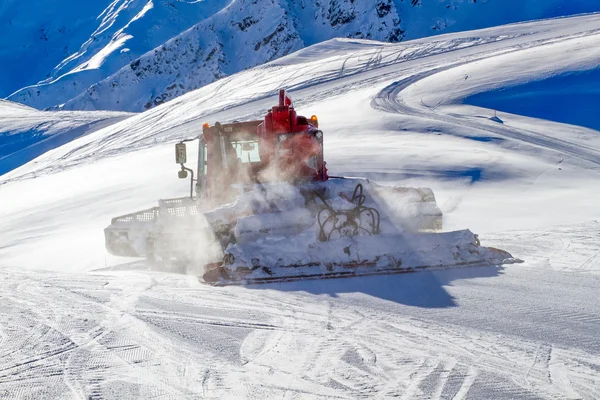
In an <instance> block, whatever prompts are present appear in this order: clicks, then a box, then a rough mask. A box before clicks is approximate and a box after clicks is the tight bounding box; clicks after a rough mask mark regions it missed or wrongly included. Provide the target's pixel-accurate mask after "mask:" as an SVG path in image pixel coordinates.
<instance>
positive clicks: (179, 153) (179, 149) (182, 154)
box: [175, 143, 187, 178]
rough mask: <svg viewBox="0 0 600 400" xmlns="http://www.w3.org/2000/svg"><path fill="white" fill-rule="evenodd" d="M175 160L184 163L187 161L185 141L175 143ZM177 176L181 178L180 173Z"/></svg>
mask: <svg viewBox="0 0 600 400" xmlns="http://www.w3.org/2000/svg"><path fill="white" fill-rule="evenodd" d="M175 162H176V163H177V164H185V163H186V162H187V151H186V148H185V143H177V144H176V145H175ZM183 172H185V171H183ZM186 176H187V173H186ZM179 177H180V178H181V174H180V175H179ZM184 178H185V177H184Z"/></svg>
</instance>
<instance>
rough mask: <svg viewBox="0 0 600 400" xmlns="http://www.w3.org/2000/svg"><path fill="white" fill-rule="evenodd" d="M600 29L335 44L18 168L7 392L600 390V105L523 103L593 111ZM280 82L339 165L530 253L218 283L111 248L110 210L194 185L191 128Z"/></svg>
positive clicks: (261, 99) (8, 229) (7, 205)
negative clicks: (427, 198)
mask: <svg viewBox="0 0 600 400" xmlns="http://www.w3.org/2000/svg"><path fill="white" fill-rule="evenodd" d="M357 1H358V0H357ZM479 3H480V1H478V2H477V4H479ZM599 26H600V14H593V15H587V16H580V17H576V18H565V19H553V20H543V21H535V22H529V23H519V24H514V25H509V26H502V27H497V28H490V29H485V30H480V31H475V32H464V33H455V34H450V35H443V36H438V37H435V38H427V39H419V40H416V41H404V42H401V43H393V44H391V43H381V42H374V41H369V40H358V39H356V40H355V39H334V40H330V41H326V42H321V43H319V44H316V45H314V46H310V47H307V48H304V49H302V50H300V51H298V52H295V53H292V54H289V55H287V56H285V57H282V58H281V59H278V60H275V61H274V62H271V63H268V64H266V65H260V66H257V67H255V68H252V69H249V70H245V71H242V72H240V73H237V74H233V75H230V76H227V77H225V78H223V79H222V80H220V81H218V82H214V83H211V84H209V85H206V86H204V87H202V88H200V89H198V90H195V91H192V92H189V93H187V94H185V95H183V96H180V97H178V98H176V99H174V100H172V101H170V102H168V103H165V104H161V105H159V106H157V107H154V108H152V109H150V110H148V111H146V112H144V113H141V114H137V115H134V116H132V117H130V118H127V119H125V120H122V121H120V122H117V123H115V124H113V125H110V126H108V127H105V128H103V129H99V130H96V131H95V132H93V133H90V134H89V135H86V136H84V137H80V138H77V139H75V140H73V141H71V142H69V143H67V144H65V145H63V146H60V147H59V148H57V149H55V150H54V151H52V152H47V153H45V154H44V155H42V156H40V157H37V158H36V159H35V160H32V161H31V162H29V163H27V164H26V165H24V166H22V167H20V168H17V169H15V170H13V171H11V172H9V173H7V174H5V175H3V176H2V177H0V204H1V205H2V207H0V282H1V284H0V297H2V312H0V363H1V365H2V368H1V369H0V397H1V398H7V399H12V398H34V399H46V398H49V399H53V398H83V399H87V398H102V399H123V398H127V399H129V398H134V399H137V398H139V399H147V398H166V399H181V398H219V399H220V398H225V399H256V398H260V399H281V398H303V399H304V398H307V399H319V400H320V399H354V398H405V399H424V398H430V399H457V400H458V399H513V398H516V399H521V398H528V399H548V400H550V399H585V400H588V399H589V400H592V399H598V398H600V374H599V371H600V342H599V341H598V332H599V331H600V318H599V312H598V304H597V302H596V301H595V299H596V298H597V293H598V291H599V288H600V243H599V241H598V237H599V235H600V209H599V208H598V204H600V187H599V185H598V182H599V181H600V169H599V166H600V134H599V132H598V131H597V130H594V129H593V128H592V127H587V128H586V127H583V126H575V125H572V124H573V123H574V121H576V122H577V123H581V124H582V125H583V124H584V122H585V124H587V123H589V122H590V121H589V120H591V122H592V123H594V121H595V119H594V118H595V114H593V115H591V116H590V118H588V120H587V121H584V122H581V119H580V117H581V116H580V115H577V118H575V120H573V119H571V118H570V117H573V116H572V115H571V116H569V115H567V114H561V115H559V117H560V119H561V121H560V122H553V121H551V120H543V119H539V117H540V116H539V115H538V114H537V113H536V114H534V117H531V116H528V115H527V114H525V113H524V112H523V111H525V112H526V111H527V110H531V108H532V107H529V106H525V107H523V105H522V103H524V102H523V101H522V99H523V98H526V99H527V102H529V103H536V102H538V101H541V102H542V103H541V104H543V101H545V97H547V95H548V93H551V94H552V95H553V97H554V98H559V97H560V98H563V100H564V101H565V102H567V101H568V102H571V103H573V107H574V105H575V104H577V102H580V103H591V106H590V107H587V108H586V109H587V110H589V111H590V112H593V111H594V108H593V105H594V104H598V95H599V93H598V90H597V88H598V87H599V86H600V85H599V84H598V83H599V82H598V79H600V74H599V73H598V71H600V63H599V60H600V47H599V46H598V43H599V41H600V31H599V29H598V27H599ZM566 76H568V77H569V80H570V82H571V83H569V84H566V83H565V80H564V77H566ZM534 81H535V86H532V82H534ZM282 85H286V86H289V87H291V88H293V91H292V92H291V95H292V97H293V99H294V101H295V105H296V108H297V110H298V111H299V112H300V113H302V114H305V115H312V114H315V115H318V117H319V122H320V126H321V127H322V129H323V131H324V133H325V149H326V150H325V154H326V158H327V162H328V167H329V168H330V171H331V173H332V174H335V175H342V176H364V177H367V178H369V179H370V180H372V181H375V182H381V183H382V184H386V185H395V184H398V185H407V186H426V187H431V188H432V189H433V191H434V193H435V196H436V199H437V202H438V204H439V205H440V207H441V208H442V210H443V212H444V224H445V227H446V229H464V228H469V229H472V230H473V231H474V232H476V233H479V234H480V239H481V242H482V244H483V245H486V246H494V247H498V248H501V249H505V250H507V251H510V252H511V254H513V255H514V256H516V257H519V258H521V259H522V260H524V263H523V264H513V265H504V266H497V265H488V266H478V267H465V268H460V269H452V270H441V269H440V270H434V271H424V272H416V273H413V274H399V275H389V276H380V277H363V278H353V279H338V280H334V279H331V280H322V281H303V282H290V283H276V284H266V285H254V286H240V287H224V288H221V287H212V286H208V285H203V284H201V283H200V282H198V279H197V278H196V276H194V275H183V274H176V273H173V271H172V270H170V271H160V270H156V269H151V268H150V267H149V266H148V265H147V264H145V263H144V262H142V261H132V259H123V258H118V257H113V256H110V255H108V254H107V253H106V250H105V247H104V237H103V228H105V227H106V226H107V225H108V224H109V223H110V221H111V218H112V217H114V216H117V215H122V214H124V213H127V212H131V211H135V210H139V209H143V208H146V207H151V206H153V205H155V204H156V200H157V199H159V198H169V197H177V196H185V195H186V194H187V193H188V190H189V181H188V180H185V181H182V180H179V179H177V170H178V169H179V166H178V165H176V164H175V163H174V160H173V155H174V154H173V144H174V142H175V141H177V140H180V139H182V138H185V137H193V136H196V135H197V134H198V132H200V130H201V128H202V124H203V123H204V122H209V123H214V121H231V120H234V119H240V120H243V119H246V118H249V117H257V116H260V115H262V114H263V113H264V112H265V110H266V109H267V108H268V107H270V106H272V105H273V103H274V102H276V100H277V96H276V94H277V89H278V88H279V87H281V86H282ZM569 85H570V86H569ZM509 87H510V88H511V90H510V92H507V91H506V88H509ZM475 94H479V95H478V97H476V98H474V97H473V95H475ZM483 94H485V95H486V97H485V98H484V99H482V98H481V96H483ZM493 99H496V100H498V99H500V101H496V104H498V107H503V104H505V103H506V102H510V103H511V109H512V110H511V112H506V111H504V110H503V109H502V108H499V109H498V110H497V113H496V112H495V110H493V109H489V108H485V107H482V106H481V104H480V103H479V102H480V101H484V102H491V101H492V100H493ZM3 106H5V107H6V108H7V109H9V108H10V109H12V111H10V112H12V113H15V114H16V113H19V112H23V113H25V112H28V113H29V112H32V111H31V110H30V109H29V108H26V107H23V106H19V105H15V104H11V103H4V104H3ZM588 106H589V104H588ZM517 111H519V112H518V113H517ZM7 112H8V111H7ZM61 114H62V113H61ZM61 114H57V113H51V114H44V115H47V116H50V115H61ZM86 114H88V112H83V113H82V114H81V115H86ZM73 115H74V114H73ZM88 115H90V116H92V115H94V114H93V113H89V114H88ZM494 117H495V118H494ZM548 117H553V116H552V115H549V116H548ZM38 122H39V123H41V122H42V119H40V120H39V121H38ZM190 147H191V146H190ZM193 158H194V157H193V154H192V152H191V151H190V159H191V160H190V161H191V163H190V164H193V161H194V160H193ZM198 246H199V247H202V243H198Z"/></svg>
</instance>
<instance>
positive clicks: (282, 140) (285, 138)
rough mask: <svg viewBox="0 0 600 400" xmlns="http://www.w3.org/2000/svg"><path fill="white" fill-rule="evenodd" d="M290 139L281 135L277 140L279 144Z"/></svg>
mask: <svg viewBox="0 0 600 400" xmlns="http://www.w3.org/2000/svg"><path fill="white" fill-rule="evenodd" d="M287 139H288V135H279V136H277V140H278V141H279V143H282V142H285V141H286V140H287Z"/></svg>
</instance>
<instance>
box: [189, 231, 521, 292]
mask: <svg viewBox="0 0 600 400" xmlns="http://www.w3.org/2000/svg"><path fill="white" fill-rule="evenodd" d="M304 239H305V241H304V243H302V238H299V239H297V238H286V239H280V240H272V241H269V240H267V241H264V242H262V243H259V244H257V243H255V244H246V245H239V244H236V245H233V246H230V247H229V248H228V250H227V251H226V253H225V257H224V261H223V263H220V264H212V265H209V266H207V268H206V272H205V273H204V275H203V277H202V278H201V280H200V281H201V282H202V283H206V284H210V285H213V286H229V285H250V284H259V283H271V282H289V281H297V280H311V279H334V278H347V277H355V276H366V275H384V274H400V273H409V272H416V271H421V270H429V269H431V270H441V269H450V268H460V267H469V266H490V265H501V264H511V263H515V262H520V260H517V259H514V258H513V257H512V255H511V254H510V253H508V252H506V251H503V250H498V249H494V248H488V247H482V246H480V245H479V240H478V238H477V236H476V235H474V234H473V233H472V232H470V231H469V230H462V231H455V232H445V233H410V234H398V235H379V236H359V237H344V238H341V239H337V240H332V241H327V242H317V243H308V242H307V240H309V239H308V238H304ZM274 249H277V251H276V252H275V251H274Z"/></svg>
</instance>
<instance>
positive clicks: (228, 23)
mask: <svg viewBox="0 0 600 400" xmlns="http://www.w3.org/2000/svg"><path fill="white" fill-rule="evenodd" d="M53 5H54V7H47V6H46V4H45V2H44V1H43V0H28V1H27V2H23V1H17V0H5V1H4V2H3V4H2V5H0V26H1V27H2V28H3V36H2V38H0V63H2V65H3V66H4V68H3V72H4V74H2V75H1V76H0V96H2V97H6V96H9V97H8V98H9V99H10V100H13V101H17V102H21V103H24V104H27V105H30V106H33V107H36V108H39V109H46V108H50V107H65V108H67V109H70V110H82V109H85V110H121V111H133V112H139V111H144V110H145V109H148V108H151V107H154V106H156V105H158V104H161V103H163V102H165V101H169V100H171V99H173V98H175V97H177V96H179V95H181V94H183V93H187V92H189V91H191V90H194V89H197V88H199V87H201V86H203V85H206V84H208V83H211V82H214V81H215V80H217V79H219V78H222V77H224V76H228V75H231V74H233V73H236V72H239V71H241V70H244V69H246V68H250V67H254V66H256V65H261V64H263V63H265V62H267V61H271V60H274V59H276V58H278V57H281V56H284V55H286V54H290V53H292V52H294V51H296V50H298V49H301V48H303V47H305V46H310V45H313V44H316V43H319V42H321V41H323V40H327V39H331V38H335V37H348V38H357V39H373V40H383V41H390V42H397V41H401V40H407V39H415V38H420V37H427V36H431V35H437V34H440V33H446V32H457V31H463V30H469V29H476V28H485V27H489V26H496V25H500V24H506V23H510V22H517V21H524V20H530V19H537V18H548V17H556V16H564V15H573V14H577V13H584V12H593V11H599V10H600V8H599V6H598V2H597V1H596V0H546V1H543V2H541V1H539V0H502V1H479V2H477V1H473V0H438V1H429V0H428V1H422V0H418V1H417V0H411V1H408V0H406V1H404V0H361V1H349V0H326V1H323V0H294V1H282V0H212V1H189V0H177V1H175V0H171V1H168V0H153V1H151V0H112V1H109V0H97V1H93V2H82V1H79V2H73V0H55V3H54V4H53ZM11 93H12V94H11Z"/></svg>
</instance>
